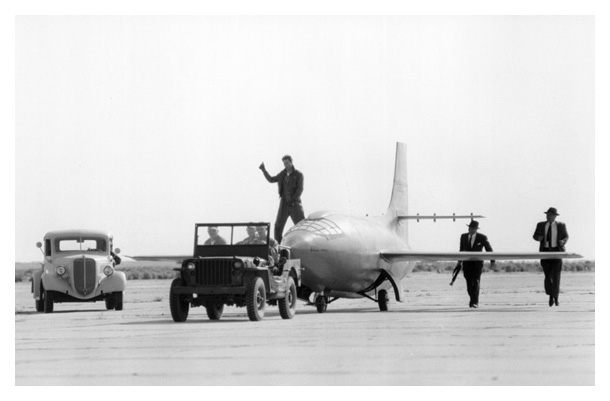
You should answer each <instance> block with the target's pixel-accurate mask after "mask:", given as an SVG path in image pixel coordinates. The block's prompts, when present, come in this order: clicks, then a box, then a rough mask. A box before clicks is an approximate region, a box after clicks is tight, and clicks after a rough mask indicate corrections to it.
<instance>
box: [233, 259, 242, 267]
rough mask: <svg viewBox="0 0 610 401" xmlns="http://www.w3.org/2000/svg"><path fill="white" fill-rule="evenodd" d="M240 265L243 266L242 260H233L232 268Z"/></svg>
mask: <svg viewBox="0 0 610 401" xmlns="http://www.w3.org/2000/svg"><path fill="white" fill-rule="evenodd" d="M242 267H244V262H242V261H241V260H236V261H235V262H233V268H234V269H241V268H242Z"/></svg>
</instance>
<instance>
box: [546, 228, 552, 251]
mask: <svg viewBox="0 0 610 401" xmlns="http://www.w3.org/2000/svg"><path fill="white" fill-rule="evenodd" d="M546 242H547V243H548V244H549V248H550V247H551V224H549V228H548V229H547V230H546Z"/></svg>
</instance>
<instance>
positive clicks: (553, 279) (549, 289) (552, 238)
mask: <svg viewBox="0 0 610 401" xmlns="http://www.w3.org/2000/svg"><path fill="white" fill-rule="evenodd" d="M544 213H546V221H541V222H540V223H538V224H537V225H536V231H534V240H536V241H538V242H540V249H539V250H540V252H565V250H566V248H565V245H566V242H568V238H569V237H568V229H567V228H566V225H565V223H561V222H559V221H555V219H557V216H559V213H557V209H555V208H554V207H550V208H549V210H547V211H546V212H544ZM540 264H541V265H542V271H543V272H544V291H545V292H546V294H547V295H548V296H549V306H553V305H555V306H559V299H558V298H559V282H560V281H561V266H562V264H563V261H562V260H561V259H542V260H540Z"/></svg>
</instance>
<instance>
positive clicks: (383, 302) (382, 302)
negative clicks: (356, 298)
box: [377, 290, 389, 312]
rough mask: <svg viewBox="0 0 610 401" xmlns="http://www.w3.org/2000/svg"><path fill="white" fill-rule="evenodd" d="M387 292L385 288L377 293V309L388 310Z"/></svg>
mask: <svg viewBox="0 0 610 401" xmlns="http://www.w3.org/2000/svg"><path fill="white" fill-rule="evenodd" d="M388 301H389V298H388V292H387V291H386V290H380V291H379V294H377V302H379V310H380V311H382V312H385V311H387V310H388Z"/></svg>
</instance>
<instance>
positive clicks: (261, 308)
mask: <svg viewBox="0 0 610 401" xmlns="http://www.w3.org/2000/svg"><path fill="white" fill-rule="evenodd" d="M266 303H267V294H266V292H265V283H264V282H263V279H262V278H260V277H255V278H254V280H252V281H250V284H249V285H248V289H247V290H246V308H247V309H248V317H249V318H250V320H251V321H253V322H256V321H258V320H262V319H263V317H264V316H265V305H266Z"/></svg>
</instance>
